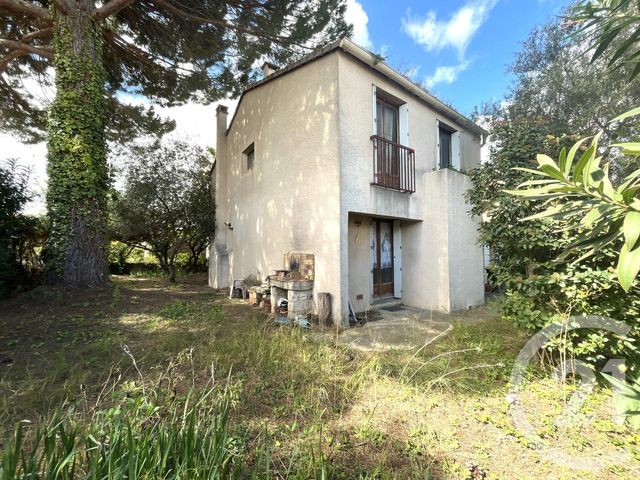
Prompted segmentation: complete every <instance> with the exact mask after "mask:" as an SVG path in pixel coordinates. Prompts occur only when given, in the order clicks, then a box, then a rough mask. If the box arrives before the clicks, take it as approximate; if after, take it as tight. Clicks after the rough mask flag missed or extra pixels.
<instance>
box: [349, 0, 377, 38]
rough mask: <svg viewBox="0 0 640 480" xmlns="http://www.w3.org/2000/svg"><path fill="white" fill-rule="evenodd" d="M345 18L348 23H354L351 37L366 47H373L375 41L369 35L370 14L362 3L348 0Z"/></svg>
mask: <svg viewBox="0 0 640 480" xmlns="http://www.w3.org/2000/svg"><path fill="white" fill-rule="evenodd" d="M344 19H345V21H346V22H347V23H350V24H351V25H353V35H352V37H351V39H352V40H353V41H354V42H355V43H357V44H358V45H360V46H361V47H364V48H372V47H373V43H372V42H371V38H370V37H369V29H368V28H367V24H368V23H369V16H368V15H367V12H365V11H364V8H363V7H362V4H361V3H360V2H358V1H357V0H347V11H346V12H345V15H344Z"/></svg>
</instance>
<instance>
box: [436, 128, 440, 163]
mask: <svg viewBox="0 0 640 480" xmlns="http://www.w3.org/2000/svg"><path fill="white" fill-rule="evenodd" d="M436 168H437V169H440V120H436Z"/></svg>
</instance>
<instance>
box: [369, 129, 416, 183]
mask: <svg viewBox="0 0 640 480" xmlns="http://www.w3.org/2000/svg"><path fill="white" fill-rule="evenodd" d="M371 140H372V141H373V182H372V183H373V185H379V186H381V187H386V188H393V189H394V190H399V191H401V192H407V193H413V192H415V191H416V159H415V150H413V149H412V148H408V147H405V146H403V145H400V144H399V143H395V142H392V141H390V140H387V139H386V138H384V137H381V136H379V135H371Z"/></svg>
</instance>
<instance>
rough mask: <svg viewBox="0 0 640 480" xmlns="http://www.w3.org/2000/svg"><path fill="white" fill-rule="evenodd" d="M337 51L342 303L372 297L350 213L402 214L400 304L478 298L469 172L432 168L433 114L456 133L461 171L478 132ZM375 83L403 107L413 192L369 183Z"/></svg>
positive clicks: (480, 279)
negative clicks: (412, 161) (466, 199)
mask: <svg viewBox="0 0 640 480" xmlns="http://www.w3.org/2000/svg"><path fill="white" fill-rule="evenodd" d="M338 57H339V63H338V65H339V132H340V134H339V139H340V157H341V163H340V179H341V191H342V196H341V203H340V211H341V225H342V235H341V239H342V248H341V251H342V252H343V256H344V254H345V253H346V254H347V255H346V257H347V258H342V260H341V265H342V267H343V268H342V283H341V286H342V295H341V296H342V298H343V301H344V302H345V304H344V305H343V308H344V309H345V310H346V308H347V304H346V302H347V299H350V300H351V302H352V304H353V306H354V309H355V310H356V311H361V310H364V309H366V307H367V306H368V304H369V303H370V301H371V295H370V294H371V291H370V289H371V278H370V275H371V273H370V272H371V265H370V251H369V248H368V244H367V242H362V243H361V244H360V245H355V244H354V236H355V233H354V229H355V225H354V224H353V218H355V217H354V214H356V215H357V216H358V217H359V218H367V217H368V218H371V217H385V218H394V219H400V220H402V221H401V231H402V234H401V243H402V273H401V275H402V301H403V303H406V304H408V305H413V306H417V307H423V308H431V309H438V310H444V311H450V310H454V309H457V308H467V307H468V306H469V305H477V304H479V303H482V300H479V299H478V292H480V294H481V295H483V291H484V276H483V271H482V251H481V249H480V247H479V246H478V244H477V242H476V238H477V234H476V230H475V229H476V227H477V224H476V220H475V219H472V218H471V217H470V216H469V215H468V213H467V212H468V207H467V206H466V204H465V202H464V198H463V193H464V191H465V189H466V188H468V179H467V177H466V176H464V175H462V174H461V173H458V172H454V171H450V170H438V149H437V138H436V130H437V121H438V120H439V121H441V122H444V123H446V124H448V125H450V126H452V127H454V128H455V129H457V130H458V131H459V132H460V151H461V165H460V169H461V170H463V171H464V170H469V169H471V168H474V167H475V166H477V165H479V163H480V138H479V136H477V135H475V134H473V133H471V132H469V131H467V130H465V129H464V128H462V127H461V126H460V125H458V124H456V123H455V122H453V121H451V120H450V119H449V118H446V117H444V116H443V115H441V114H439V113H437V112H436V111H435V110H434V109H433V108H431V107H430V106H428V105H426V104H425V103H424V102H423V101H422V100H420V99H418V98H417V97H415V96H413V95H412V94H410V93H408V92H406V91H405V90H404V89H402V88H400V87H399V86H397V85H396V84H395V83H394V82H392V81H391V80H389V79H387V78H386V77H384V76H382V75H381V74H380V73H378V72H376V71H375V70H373V69H372V68H370V67H367V66H366V65H364V64H362V63H361V62H359V61H357V60H355V59H354V58H353V57H351V56H350V55H349V54H347V53H344V52H340V53H339V54H338ZM374 85H375V86H376V88H377V89H381V90H384V91H385V92H387V93H389V94H391V95H393V96H395V97H397V98H399V99H401V100H403V101H404V102H406V104H407V106H408V132H409V139H408V145H407V146H408V147H410V148H413V149H414V150H415V162H416V192H415V193H413V194H407V193H401V192H396V191H393V190H389V189H384V188H380V187H376V186H372V185H371V181H372V177H373V173H372V172H373V146H372V142H371V140H370V136H371V134H372V133H373V86H374ZM363 228H364V221H363V227H360V230H362V229H363ZM452 237H456V238H455V239H453V238H452ZM365 244H367V252H364V251H363V249H364V247H363V245H365ZM456 249H457V250H458V251H456ZM462 250H463V251H462ZM352 256H355V257H356V258H355V259H354V258H352ZM478 262H480V263H478ZM466 265H469V268H467V266H466ZM477 265H480V269H478V268H477ZM363 271H364V273H363ZM452 286H453V287H452ZM358 294H363V297H364V298H363V300H357V298H356V296H357V295H358Z"/></svg>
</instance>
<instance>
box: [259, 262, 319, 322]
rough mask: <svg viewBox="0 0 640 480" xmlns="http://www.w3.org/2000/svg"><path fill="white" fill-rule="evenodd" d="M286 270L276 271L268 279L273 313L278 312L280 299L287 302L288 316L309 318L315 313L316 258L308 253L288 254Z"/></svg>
mask: <svg viewBox="0 0 640 480" xmlns="http://www.w3.org/2000/svg"><path fill="white" fill-rule="evenodd" d="M284 264H285V268H284V269H283V270H276V273H275V275H270V276H269V277H268V278H269V280H268V283H269V287H270V290H271V312H272V313H276V312H277V311H278V302H279V301H280V299H285V300H286V301H287V304H288V305H287V316H288V317H289V318H296V317H297V316H301V315H302V316H307V315H309V314H311V313H313V311H314V308H313V274H314V256H313V255H312V254H306V253H287V254H285V256H284Z"/></svg>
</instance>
